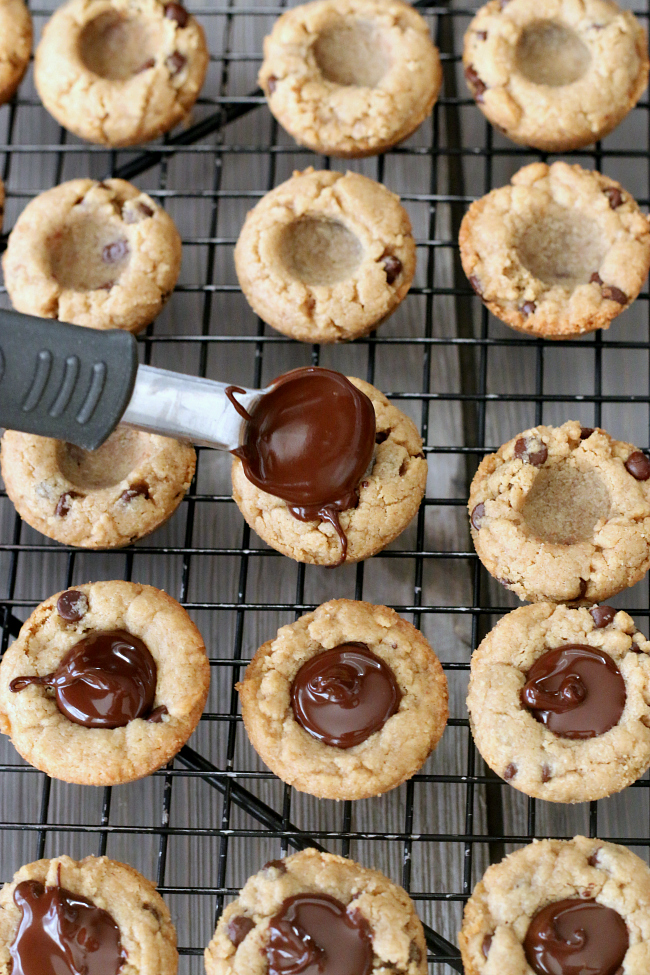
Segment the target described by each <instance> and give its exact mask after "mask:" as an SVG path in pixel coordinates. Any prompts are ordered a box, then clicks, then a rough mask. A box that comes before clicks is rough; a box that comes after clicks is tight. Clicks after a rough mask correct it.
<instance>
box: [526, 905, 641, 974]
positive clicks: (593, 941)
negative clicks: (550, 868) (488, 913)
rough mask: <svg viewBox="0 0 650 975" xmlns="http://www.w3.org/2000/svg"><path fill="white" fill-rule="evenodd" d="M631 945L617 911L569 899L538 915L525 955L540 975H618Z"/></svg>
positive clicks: (547, 907)
mask: <svg viewBox="0 0 650 975" xmlns="http://www.w3.org/2000/svg"><path fill="white" fill-rule="evenodd" d="M629 944H630V940H629V935H628V931H627V927H626V924H625V921H624V920H623V918H622V917H621V915H620V914H619V913H618V912H617V911H614V910H612V908H611V907H605V906H604V905H603V904H599V903H598V902H597V901H595V900H579V899H577V898H568V899H567V900H562V901H556V902H555V903H554V904H548V905H547V906H546V907H543V908H542V910H541V911H538V912H537V914H535V916H534V917H533V919H532V920H531V922H530V925H529V926H528V931H527V932H526V937H525V938H524V951H525V953H526V960H527V961H528V964H529V965H530V967H531V968H532V969H533V971H534V972H536V975H617V973H618V972H619V970H620V966H621V965H622V963H623V959H624V957H625V953H626V951H627V949H628V947H629Z"/></svg>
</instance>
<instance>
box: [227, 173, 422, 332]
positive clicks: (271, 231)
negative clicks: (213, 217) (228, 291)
mask: <svg viewBox="0 0 650 975" xmlns="http://www.w3.org/2000/svg"><path fill="white" fill-rule="evenodd" d="M235 267H236V269H237V277H238V278H239V283H240V285H241V287H242V290H243V292H244V294H245V296H246V298H247V300H248V303H249V304H250V305H251V307H252V308H253V311H255V312H256V313H257V314H258V315H259V316H260V318H262V319H264V321H265V322H268V324H269V325H272V326H273V328H275V329H277V330H278V331H279V332H284V334H285V335H289V336H291V338H294V339H299V340H300V341H302V342H341V341H344V340H347V339H354V338H358V337H359V336H360V335H366V334H367V333H368V332H370V331H372V330H373V329H374V328H376V327H377V325H380V324H381V323H382V322H383V321H384V320H385V319H386V318H387V317H388V316H389V315H391V314H392V312H393V311H394V310H395V309H396V308H397V306H398V305H399V304H400V302H401V301H402V300H403V299H404V298H405V297H406V293H407V291H408V290H409V288H410V286H411V282H412V280H413V275H414V274H415V241H414V240H413V236H412V234H411V221H410V220H409V216H408V214H407V212H406V210H405V209H404V208H403V207H402V206H401V204H400V202H399V197H398V196H397V195H396V194H394V193H391V192H390V191H389V190H387V189H386V187H385V186H382V185H381V183H376V182H375V181H374V180H372V179H368V177H367V176H361V175H359V174H358V173H349V172H348V173H346V174H345V175H343V173H337V172H333V171H331V170H327V171H320V172H314V170H313V169H312V168H311V167H310V168H309V169H306V170H305V171H304V172H302V173H299V172H295V173H294V175H293V177H292V178H291V179H289V180H287V181H286V182H285V183H282V184H281V186H278V187H276V188H275V189H274V190H271V192H270V193H267V194H266V196H264V197H263V198H262V199H261V200H260V202H259V203H258V204H257V206H255V207H254V209H253V210H251V211H250V213H249V214H248V216H247V217H246V222H245V223H244V226H243V228H242V231H241V234H240V235H239V240H238V241H237V246H236V248H235Z"/></svg>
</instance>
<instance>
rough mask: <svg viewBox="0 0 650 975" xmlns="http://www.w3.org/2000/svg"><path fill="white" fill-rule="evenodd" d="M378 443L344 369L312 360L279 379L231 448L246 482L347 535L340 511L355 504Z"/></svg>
mask: <svg viewBox="0 0 650 975" xmlns="http://www.w3.org/2000/svg"><path fill="white" fill-rule="evenodd" d="M374 449H375V411H374V409H373V405H372V403H371V402H370V400H369V399H368V397H367V396H366V395H365V393H362V392H361V390H360V389H357V388H356V386H354V385H353V384H352V383H351V382H350V381H349V380H348V379H346V377H345V376H343V375H341V373H338V372H333V371H332V370H330V369H320V368H317V367H316V366H309V367H307V368H305V369H294V370H293V371H292V372H288V373H286V375H284V376H280V377H279V378H278V379H276V380H275V382H274V383H273V385H272V387H271V388H270V390H269V391H268V392H267V393H265V394H264V396H262V398H261V399H260V400H259V402H258V403H257V405H256V406H255V408H254V409H253V412H252V413H251V415H250V417H249V419H248V424H247V427H246V439H245V442H244V444H243V445H242V446H241V447H237V448H236V449H235V450H233V454H236V455H237V456H238V457H239V458H240V459H241V461H242V463H243V465H244V471H245V472H246V476H247V478H248V479H249V481H252V483H253V484H255V485H256V486H257V487H258V488H261V489H262V490H263V491H267V492H268V493H269V494H274V495H275V496H276V497H278V498H282V500H283V501H286V502H287V504H288V506H289V511H290V512H291V514H292V515H293V516H294V517H295V518H298V519H300V520H301V521H314V520H316V519H318V518H323V519H326V520H327V521H330V522H331V523H332V525H333V526H334V528H335V529H336V531H337V533H338V535H339V538H340V539H341V547H342V558H341V561H343V560H344V559H345V554H346V550H347V539H346V537H345V534H344V533H343V530H342V528H341V526H340V523H339V519H338V512H339V511H346V510H348V509H349V508H356V506H357V504H358V501H359V496H358V492H357V488H358V486H359V482H360V481H361V478H362V477H363V475H364V473H365V472H366V470H367V468H368V466H369V465H370V462H371V461H372V457H373V452H374Z"/></svg>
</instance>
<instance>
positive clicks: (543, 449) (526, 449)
mask: <svg viewBox="0 0 650 975" xmlns="http://www.w3.org/2000/svg"><path fill="white" fill-rule="evenodd" d="M515 457H517V458H519V460H523V462H524V464H532V466H533V467H541V466H542V464H544V463H545V462H546V458H547V457H548V448H547V446H546V444H542V445H541V446H540V447H539V449H537V450H534V449H533V450H531V448H530V441H528V440H526V438H525V437H519V439H518V440H517V442H516V443H515Z"/></svg>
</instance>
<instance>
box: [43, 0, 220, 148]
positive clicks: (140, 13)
mask: <svg viewBox="0 0 650 975" xmlns="http://www.w3.org/2000/svg"><path fill="white" fill-rule="evenodd" d="M208 61H209V54H208V49H207V46H206V43H205V35H204V33H203V28H202V27H201V25H200V24H199V23H198V22H197V21H196V20H195V19H194V17H192V16H191V15H190V14H189V13H188V11H187V10H186V9H185V7H184V6H183V5H182V4H181V3H166V2H165V0H68V2H67V3H64V4H63V6H61V7H59V9H58V10H57V11H56V12H55V13H54V14H53V16H52V17H51V18H50V20H49V21H48V23H47V24H46V25H45V28H44V30H43V34H42V37H41V40H40V43H39V45H38V47H37V49H36V55H35V58H34V82H35V84H36V88H37V90H38V93H39V95H40V97H41V100H42V102H43V104H44V105H45V107H46V109H47V110H48V112H50V114H51V115H53V116H54V118H55V119H56V120H57V122H59V124H60V125H62V126H63V127H64V128H66V129H69V130H70V132H74V133H75V135H78V136H79V137H80V138H82V139H87V140H88V141H89V142H97V143H101V144H103V145H107V146H132V145H135V144H136V143H138V142H149V141H150V140H151V139H156V138H157V137H158V136H159V135H162V134H163V133H164V132H167V131H169V129H171V128H173V126H174V125H176V124H177V123H178V122H180V121H181V120H182V119H183V118H185V116H186V115H187V114H188V113H189V111H190V110H191V109H192V107H193V105H194V103H195V101H196V99H197V97H198V95H199V92H200V90H201V87H202V85H203V81H204V79H205V74H206V71H207V68H208Z"/></svg>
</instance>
